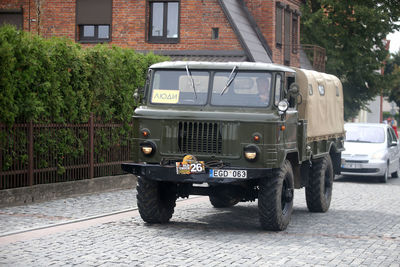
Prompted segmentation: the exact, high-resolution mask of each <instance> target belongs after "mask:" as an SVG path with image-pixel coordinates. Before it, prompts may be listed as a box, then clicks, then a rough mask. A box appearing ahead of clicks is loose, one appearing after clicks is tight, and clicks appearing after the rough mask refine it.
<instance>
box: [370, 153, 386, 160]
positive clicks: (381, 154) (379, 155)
mask: <svg viewBox="0 0 400 267" xmlns="http://www.w3.org/2000/svg"><path fill="white" fill-rule="evenodd" d="M384 158H385V152H384V151H379V152H376V153H374V154H372V156H371V159H384Z"/></svg>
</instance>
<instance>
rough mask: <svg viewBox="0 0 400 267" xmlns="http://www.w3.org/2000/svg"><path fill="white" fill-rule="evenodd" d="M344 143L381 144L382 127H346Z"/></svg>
mask: <svg viewBox="0 0 400 267" xmlns="http://www.w3.org/2000/svg"><path fill="white" fill-rule="evenodd" d="M345 128H346V142H359V143H383V142H385V131H384V129H383V128H382V127H372V126H361V125H357V126H355V125H353V126H346V127H345Z"/></svg>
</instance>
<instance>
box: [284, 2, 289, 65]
mask: <svg viewBox="0 0 400 267" xmlns="http://www.w3.org/2000/svg"><path fill="white" fill-rule="evenodd" d="M290 15H291V10H290V9H285V14H284V20H285V21H284V36H283V44H284V49H283V60H284V64H285V65H290V50H291V49H290V46H291V45H290V17H291V16H290Z"/></svg>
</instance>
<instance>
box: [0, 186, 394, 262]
mask: <svg viewBox="0 0 400 267" xmlns="http://www.w3.org/2000/svg"><path fill="white" fill-rule="evenodd" d="M135 194H136V192H135V191H134V190H122V191H115V192H108V193H101V194H94V195H90V196H80V197H75V198H68V199H64V200H56V201H50V202H46V203H39V204H34V205H27V206H19V207H9V208H3V209H0V216H1V217H0V231H1V235H3V236H4V234H5V233H9V232H14V231H18V230H23V229H29V228H33V227H39V226H44V225H48V224H52V223H60V222H64V221H69V220H73V219H79V218H84V217H90V216H95V215H100V214H104V213H108V212H114V211H118V210H123V209H128V208H134V207H135V206H136V200H135ZM191 199H192V197H191ZM399 212H400V179H390V180H389V181H388V183H387V184H381V183H379V182H377V181H371V180H367V179H364V178H339V179H337V180H336V181H335V183H334V192H333V199H332V204H331V208H330V210H329V211H328V212H327V213H310V212H308V210H307V207H306V203H305V197H304V190H296V191H295V205H294V212H293V215H292V220H291V223H290V224H289V227H288V229H287V230H286V231H283V232H266V231H263V230H261V228H260V226H259V222H258V211H257V202H255V203H254V202H253V203H239V204H238V205H236V206H235V207H233V208H228V209H215V208H213V207H212V206H211V204H210V203H209V201H208V198H207V197H198V198H193V201H180V202H179V203H178V205H177V207H176V209H175V213H174V215H173V217H172V220H171V223H169V224H165V225H149V224H145V223H144V222H143V221H142V220H141V218H140V216H139V215H138V213H137V212H136V213H135V214H136V215H135V216H133V217H127V218H122V219H119V220H114V221H111V222H107V223H99V224H96V225H90V226H88V227H80V228H77V229H69V230H64V231H58V232H55V233H50V232H49V233H47V234H43V235H42V236H41V237H39V238H29V237H27V238H26V239H25V240H22V241H17V242H11V243H2V241H0V265H3V266H4V265H6V266H48V265H56V266H57V265H96V266H99V265H104V266H114V265H126V266H134V265H139V266H228V265H229V266H230V265H233V266H275V265H285V266H308V265H313V266H314V265H320V266H350V265H354V266H359V265H365V266H400V265H399V263H400V252H399V251H400V214H399ZM0 240H1V238H0Z"/></svg>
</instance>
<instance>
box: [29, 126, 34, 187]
mask: <svg viewBox="0 0 400 267" xmlns="http://www.w3.org/2000/svg"><path fill="white" fill-rule="evenodd" d="M28 180H29V186H32V185H33V122H32V120H30V121H29V128H28Z"/></svg>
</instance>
